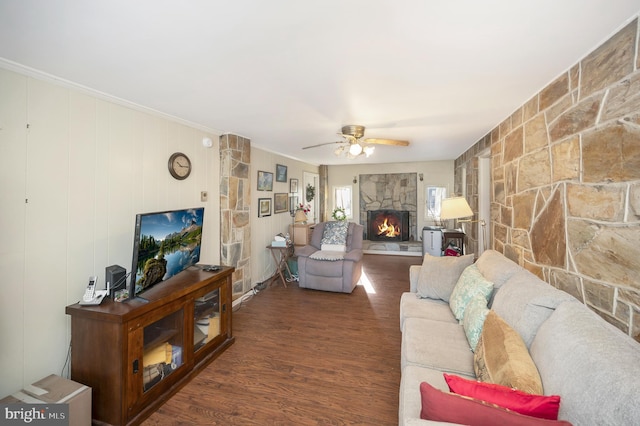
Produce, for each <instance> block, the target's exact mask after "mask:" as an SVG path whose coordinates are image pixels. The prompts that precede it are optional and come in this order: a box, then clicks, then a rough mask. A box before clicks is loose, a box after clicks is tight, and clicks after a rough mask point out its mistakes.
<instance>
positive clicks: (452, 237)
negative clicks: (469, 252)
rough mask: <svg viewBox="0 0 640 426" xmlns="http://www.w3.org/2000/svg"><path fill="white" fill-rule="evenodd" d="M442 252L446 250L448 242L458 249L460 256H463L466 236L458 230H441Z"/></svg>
mask: <svg viewBox="0 0 640 426" xmlns="http://www.w3.org/2000/svg"><path fill="white" fill-rule="evenodd" d="M442 239H443V242H442V250H446V248H447V246H448V245H449V242H453V243H454V244H455V245H456V246H457V247H459V248H460V251H461V253H460V254H461V255H462V254H464V245H465V243H466V239H467V236H466V235H465V233H464V232H462V231H460V230H458V229H443V230H442Z"/></svg>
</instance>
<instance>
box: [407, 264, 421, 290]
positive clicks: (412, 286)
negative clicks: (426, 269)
mask: <svg viewBox="0 0 640 426" xmlns="http://www.w3.org/2000/svg"><path fill="white" fill-rule="evenodd" d="M420 268H422V266H421V265H411V266H410V267H409V291H410V292H411V293H417V292H418V277H419V276H420Z"/></svg>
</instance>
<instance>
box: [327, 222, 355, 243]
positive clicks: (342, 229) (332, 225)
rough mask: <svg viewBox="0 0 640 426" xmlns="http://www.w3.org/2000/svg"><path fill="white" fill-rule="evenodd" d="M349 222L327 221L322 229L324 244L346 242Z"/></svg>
mask: <svg viewBox="0 0 640 426" xmlns="http://www.w3.org/2000/svg"><path fill="white" fill-rule="evenodd" d="M348 226H349V223H348V222H337V221H336V222H326V223H325V224H324V230H323V231H322V244H346V243H347V228H348Z"/></svg>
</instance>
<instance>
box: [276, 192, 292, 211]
mask: <svg viewBox="0 0 640 426" xmlns="http://www.w3.org/2000/svg"><path fill="white" fill-rule="evenodd" d="M288 211H289V194H287V193H286V192H276V193H275V194H273V213H284V212H288Z"/></svg>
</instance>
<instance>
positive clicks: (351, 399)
mask: <svg viewBox="0 0 640 426" xmlns="http://www.w3.org/2000/svg"><path fill="white" fill-rule="evenodd" d="M421 263H422V258H421V257H405V256H388V255H365V261H364V269H363V278H362V280H361V283H367V284H369V285H366V286H365V285H358V286H357V287H356V289H355V290H354V291H353V293H352V294H342V293H329V292H322V291H314V290H307V289H301V288H299V287H298V285H297V283H291V284H289V285H288V288H284V287H283V286H282V284H281V283H280V282H279V281H277V282H276V281H274V283H273V285H271V286H270V287H268V288H267V289H265V290H264V291H262V292H260V293H258V294H257V295H255V296H253V297H252V298H250V299H249V300H247V301H245V302H243V303H242V305H241V307H240V308H239V309H238V310H237V311H235V312H234V313H233V334H234V336H235V337H236V341H235V343H234V344H233V345H232V346H231V347H230V348H229V349H227V350H226V351H225V352H224V353H223V354H222V355H220V357H218V358H217V359H216V360H214V361H213V362H212V363H211V364H209V366H208V367H207V368H206V369H205V370H204V371H203V372H201V373H200V374H199V375H198V376H197V377H196V378H194V379H193V380H192V381H191V382H190V383H189V384H187V385H186V386H185V387H184V388H182V389H181V390H180V391H179V392H178V393H176V394H175V395H174V396H173V397H172V398H171V399H170V400H169V401H168V402H167V403H165V404H164V405H163V406H162V407H161V408H160V409H159V410H158V411H157V412H155V413H154V414H152V415H151V416H150V417H149V418H148V419H147V420H146V421H145V422H144V423H143V424H144V425H177V424H182V425H187V424H188V425H193V424H197V425H204V424H207V425H318V424H321V425H352V424H360V425H395V424H397V423H398V388H399V384H400V340H401V333H400V329H399V320H398V316H399V303H400V295H401V294H402V292H404V291H407V290H408V288H409V266H410V265H414V264H421ZM367 287H368V289H367ZM367 290H369V291H367Z"/></svg>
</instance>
